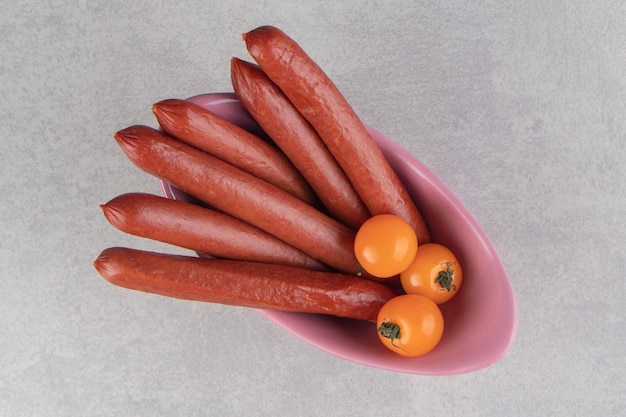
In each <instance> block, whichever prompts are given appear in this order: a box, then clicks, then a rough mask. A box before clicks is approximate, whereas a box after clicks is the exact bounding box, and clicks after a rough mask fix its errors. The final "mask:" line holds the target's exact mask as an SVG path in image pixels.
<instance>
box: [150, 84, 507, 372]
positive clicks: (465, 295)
mask: <svg viewBox="0 0 626 417" xmlns="http://www.w3.org/2000/svg"><path fill="white" fill-rule="evenodd" d="M189 100H190V101H192V102H194V103H197V104H199V105H201V106H203V107H205V108H207V109H209V110H211V111H213V112H215V113H217V114H219V115H221V116H222V117H225V118H226V119H229V120H231V121H232V122H234V123H236V124H238V125H240V126H242V127H244V128H246V129H248V130H251V131H254V132H257V133H260V129H259V127H258V125H257V124H256V123H255V121H254V120H253V119H252V118H251V117H250V116H249V114H248V113H247V112H246V111H245V109H244V108H243V106H242V105H241V104H240V103H239V101H237V99H236V97H235V96H234V94H232V93H217V94H203V95H199V96H195V97H191V98H190V99H189ZM368 130H369V132H370V134H371V135H372V136H373V137H374V140H376V142H377V143H378V145H379V146H380V148H381V149H382V150H383V152H384V154H385V156H386V157H387V159H388V160H389V162H390V163H391V165H392V166H393V168H394V169H395V171H396V172H397V174H398V175H399V177H400V179H401V180H402V182H403V183H404V185H405V186H406V188H407V189H408V191H409V193H410V194H411V197H412V198H413V199H414V201H416V202H417V203H418V206H419V208H420V210H421V212H422V213H423V215H424V217H425V218H426V220H427V222H428V224H429V227H430V230H431V233H432V237H433V241H435V242H438V243H441V244H443V245H446V246H448V247H449V248H450V249H451V250H452V251H453V252H454V253H455V254H456V255H457V257H458V258H459V261H460V262H461V264H462V265H463V273H464V280H463V287H462V289H461V290H460V291H459V293H458V294H457V295H456V296H455V297H454V298H453V299H452V300H451V301H449V302H448V303H445V304H443V305H442V306H441V310H442V313H443V315H444V320H445V330H444V335H443V337H442V339H441V341H440V343H439V344H438V345H437V347H436V348H435V349H434V350H432V351H431V352H430V353H428V354H426V355H424V356H421V357H418V358H405V357H402V356H400V355H397V354H395V353H393V352H391V351H389V350H388V349H386V348H385V347H384V346H383V345H382V343H381V342H380V341H379V340H378V336H377V334H376V328H375V325H374V324H373V323H369V322H360V321H355V320H348V319H340V318H336V317H331V316H324V315H312V314H298V313H281V312H274V311H263V310H259V311H260V312H261V314H263V315H264V316H266V317H267V318H269V319H270V320H272V321H274V322H275V323H276V324H278V325H279V326H281V327H282V328H284V329H285V330H287V331H289V332H291V333H292V334H293V335H295V336H297V337H299V338H300V339H302V340H304V341H306V342H307V343H309V344H311V345H313V346H315V347H317V348H319V349H321V350H322V351H324V352H327V353H330V354H332V355H335V356H337V357H339V358H342V359H346V360H349V361H352V362H355V363H358V364H362V365H366V366H371V367H374V368H380V369H385V370H389V371H396V372H402V373H409V374H421V375H453V374H461V373H467V372H472V371H476V370H479V369H482V368H485V367H487V366H489V365H492V364H494V363H495V362H497V361H498V360H500V359H501V358H502V357H503V356H504V355H505V354H506V352H507V351H508V350H509V348H510V347H511V345H512V343H513V340H514V338H515V333H516V330H517V307H516V304H515V297H514V294H513V290H512V288H511V284H510V281H509V278H508V276H507V273H506V270H505V269H504V266H503V264H502V262H501V260H500V258H499V257H498V254H497V253H496V251H495V249H494V247H493V245H492V244H491V242H490V241H489V238H488V237H487V236H486V234H485V232H484V231H483V230H482V229H481V227H480V226H479V225H478V223H477V222H476V220H475V219H474V218H473V216H472V215H471V214H470V212H469V211H468V210H467V209H466V208H465V207H464V206H463V204H461V202H460V201H459V200H458V198H457V197H456V196H455V195H454V194H453V193H452V192H451V191H450V190H449V189H448V188H447V187H446V186H445V184H443V182H442V181H441V180H440V179H439V178H437V177H436V176H435V175H434V174H433V173H432V172H431V171H430V170H429V169H428V168H426V167H425V166H424V165H423V164H422V163H421V162H419V161H418V160H417V159H416V158H415V157H414V156H412V155H411V154H409V153H408V152H407V151H406V150H404V149H403V148H401V147H400V146H398V145H397V144H395V143H394V142H392V141H391V140H389V139H388V138H386V137H385V136H383V135H382V134H381V133H379V132H377V131H376V130H375V129H373V128H371V127H368ZM162 187H163V192H164V194H165V196H166V197H168V198H175V199H183V200H188V199H189V196H188V195H186V194H185V193H183V192H181V191H180V190H178V189H176V188H174V187H172V186H170V185H169V184H167V183H164V182H162Z"/></svg>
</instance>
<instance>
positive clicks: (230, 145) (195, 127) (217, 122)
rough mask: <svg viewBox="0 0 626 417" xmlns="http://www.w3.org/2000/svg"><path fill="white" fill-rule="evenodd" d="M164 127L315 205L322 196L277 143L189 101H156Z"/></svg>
mask: <svg viewBox="0 0 626 417" xmlns="http://www.w3.org/2000/svg"><path fill="white" fill-rule="evenodd" d="M152 112H153V113H154V115H155V117H156V118H157V120H158V122H159V125H160V126H161V128H162V129H163V130H164V131H165V132H167V133H169V134H170V135H172V136H174V137H176V138H177V139H179V140H182V141H183V142H185V143H187V144H189V145H191V146H195V147H196V148H198V149H201V150H203V151H205V152H208V153H210V154H211V155H213V156H215V157H217V158H220V159H223V160H224V161H226V162H228V163H230V164H232V165H235V166H236V167H238V168H241V169H242V170H244V171H246V172H249V173H251V174H253V175H256V176H257V177H259V178H262V179H264V180H266V181H268V182H270V183H272V184H274V185H276V186H278V187H280V188H282V189H284V190H286V191H288V192H290V193H292V194H293V195H295V196H297V197H299V198H301V199H302V200H304V201H306V202H308V203H309V204H312V205H318V204H319V199H318V198H317V196H316V195H315V193H314V192H313V190H312V189H311V186H310V185H309V184H308V183H307V182H306V180H305V179H304V178H303V176H302V174H300V172H298V170H297V169H296V168H295V167H294V166H293V164H292V163H291V161H289V159H288V158H287V157H286V156H285V155H284V154H283V153H282V152H281V151H280V150H279V149H277V148H276V147H275V146H273V145H271V144H269V143H268V142H266V141H264V140H263V139H261V138H260V137H258V136H256V135H254V134H252V133H250V132H248V131H247V130H245V129H243V128H241V127H239V126H237V125H235V124H234V123H231V122H229V121H228V120H226V119H224V118H222V117H221V116H218V115H217V114H215V113H213V112H211V111H209V110H207V109H205V108H203V107H202V106H199V105H197V104H194V103H192V102H190V101H187V100H179V99H168V100H163V101H160V102H158V103H155V104H154V105H153V106H152Z"/></svg>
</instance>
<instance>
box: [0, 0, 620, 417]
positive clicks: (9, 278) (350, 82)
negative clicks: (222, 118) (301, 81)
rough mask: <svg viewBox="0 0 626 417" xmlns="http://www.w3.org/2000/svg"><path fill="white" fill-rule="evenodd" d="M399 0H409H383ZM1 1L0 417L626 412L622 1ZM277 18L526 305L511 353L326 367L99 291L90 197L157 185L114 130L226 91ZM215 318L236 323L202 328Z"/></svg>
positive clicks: (164, 307)
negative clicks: (474, 236) (463, 222)
mask: <svg viewBox="0 0 626 417" xmlns="http://www.w3.org/2000/svg"><path fill="white" fill-rule="evenodd" d="M395 3H399V2H395ZM469 3H470V5H465V2H460V1H449V2H444V1H437V2H434V3H431V2H417V3H414V2H408V1H407V2H404V3H400V5H396V6H391V2H382V1H379V2H373V1H366V2H360V1H344V2H337V1H334V2H329V4H330V5H322V4H320V3H319V2H311V1H308V0H307V1H298V2H283V1H261V2H249V3H246V2H243V1H231V2H215V1H191V2H176V3H175V4H172V5H170V4H168V2H120V1H93V2H75V1H67V0H66V1H50V2H35V1H18V2H13V1H6V0H5V1H2V10H3V11H2V14H1V17H0V34H1V39H2V40H1V41H0V57H1V59H0V109H1V110H0V137H1V140H2V145H3V148H2V149H3V150H2V153H3V163H2V164H1V165H0V172H1V173H2V176H1V179H0V191H1V193H2V197H3V200H2V203H1V204H0V219H1V220H2V228H1V229H0V270H1V271H2V283H3V285H2V290H1V291H0V392H1V393H2V394H1V395H0V410H3V411H2V412H1V413H0V414H2V415H6V416H76V415H81V416H124V415H127V416H155V415H167V416H204V415H238V416H257V415H258V416H281V415H324V416H353V415H359V416H381V415H394V416H414V415H439V416H443V415H450V416H452V415H458V416H461V415H462V416H467V417H469V416H486V415H493V416H501V415H519V416H535V415H536V416H590V415H602V416H619V415H621V416H623V415H626V400H625V398H624V391H625V390H624V387H625V385H626V384H625V383H624V373H625V372H626V363H625V359H624V358H625V346H626V331H625V326H624V304H623V299H624V291H625V289H626V288H625V284H624V282H625V280H624V278H625V277H624V275H625V273H624V270H625V268H626V264H625V259H626V258H625V255H624V246H625V243H626V227H625V226H624V221H625V219H626V195H625V186H626V182H625V181H626V180H625V178H626V168H625V166H626V164H625V162H624V161H625V160H626V153H625V148H626V106H625V103H626V29H625V28H624V22H625V21H626V19H625V18H626V10H625V6H624V3H623V2H621V1H609V0H602V1H599V2H589V1H581V0H576V1H574V2H571V1H564V0H563V1H555V2H545V1H541V2H539V1H530V2H514V1H484V0H482V1H478V2H469ZM262 24H275V25H278V26H280V27H281V28H283V29H284V30H285V31H287V32H288V33H289V34H291V35H292V36H293V37H294V38H296V39H297V40H298V41H299V42H300V43H301V44H302V45H303V46H304V47H305V48H306V49H307V50H308V51H309V53H310V54H311V55H312V56H313V57H314V58H315V59H316V60H317V61H318V62H319V63H320V64H321V65H322V67H323V68H324V69H325V70H326V71H327V72H328V74H329V75H330V76H331V77H332V78H333V79H334V80H335V82H336V83H337V84H338V86H339V87H340V88H341V90H342V91H343V92H344V93H345V95H346V96H347V97H348V99H349V100H350V102H351V103H352V104H353V105H354V107H355V108H356V110H357V111H358V113H359V114H360V115H361V116H362V118H363V120H364V121H365V122H367V123H368V124H370V125H372V126H375V127H376V128H378V129H379V130H380V131H382V132H383V133H385V134H387V135H388V136H389V137H391V138H392V139H393V140H394V141H396V142H398V143H400V144H401V145H402V146H404V147H406V148H407V149H409V150H410V151H411V152H412V153H413V154H415V155H416V156H418V157H419V158H420V159H421V160H422V161H423V162H424V163H425V164H426V165H427V166H429V167H430V168H431V169H432V170H433V171H434V172H435V173H436V174H438V175H439V176H440V177H441V178H442V179H443V180H444V182H446V183H447V185H448V186H449V187H450V188H451V189H452V190H453V191H454V192H455V193H456V194H457V195H458V196H459V198H460V199H461V200H462V201H463V202H464V203H465V204H466V205H467V207H468V208H469V209H470V211H471V212H472V213H473V214H474V215H475V217H476V218H477V219H478V221H479V222H480V223H481V225H482V226H483V227H484V229H485V230H486V232H487V234H488V235H489V236H490V238H491V240H492V241H493V243H494V245H495V247H496V248H497V250H498V251H499V253H500V254H501V256H502V258H503V261H504V263H505V265H506V267H507V270H508V272H509V274H510V278H511V281H512V285H513V287H514V290H515V292H516V297H517V301H518V305H519V329H518V335H517V339H516V341H515V344H514V345H513V347H512V349H511V350H510V352H509V354H508V355H507V356H506V357H505V358H504V359H503V360H502V361H500V362H498V363H497V364H495V365H493V366H491V367H489V368H487V369H484V370H481V371H479V372H475V373H471V374H466V375H460V376H454V377H437V378H432V377H422V376H411V375H400V374H392V373H389V372H385V371H379V370H375V369H370V368H366V367H362V366H358V365H354V364H352V363H348V362H345V361H342V360H339V359H336V358H334V357H332V356H329V355H327V354H325V353H323V352H320V351H318V350H317V349H315V348H313V347H310V346H308V345H306V344H304V343H303V342H301V341H299V340H297V339H295V338H293V337H291V336H290V335H288V334H286V333H285V332H283V331H282V330H281V329H279V328H278V327H277V326H275V325H274V324H273V323H271V322H269V321H268V320H266V319H265V318H263V317H262V316H261V315H259V314H258V313H256V312H254V311H250V310H245V309H234V308H229V307H223V306H215V305H204V304H199V303H190V302H182V301H177V300H169V299H164V298H159V297H156V296H150V295H145V294H140V293H136V292H130V291H125V290H122V289H120V288H117V287H113V286H112V285H110V284H108V283H106V282H105V281H104V280H102V279H101V278H100V277H99V276H98V275H97V274H96V272H95V270H94V269H93V268H92V267H91V262H92V261H93V260H94V259H95V257H96V256H97V255H98V253H99V252H100V251H101V250H102V249H104V248H106V247H108V246H113V245H127V246H133V247H139V248H146V249H164V247H162V246H160V245H158V244H154V243H152V242H146V241H140V240H137V239H133V238H131V237H128V236H125V235H123V234H122V233H121V232H117V231H116V230H114V229H113V228H112V227H110V226H109V225H108V224H107V223H106V222H105V221H104V219H103V217H102V216H101V214H100V211H99V208H98V204H99V203H103V202H105V201H107V200H108V199H110V198H112V197H114V196H116V195H118V194H121V193H123V192H127V191H147V192H154V193H158V192H159V191H160V190H159V188H158V185H157V183H156V182H155V181H154V180H152V179H151V178H149V177H148V176H147V175H144V174H143V173H141V172H139V171H138V170H137V169H135V168H134V167H133V166H131V165H130V163H129V162H128V161H127V160H126V159H125V157H124V156H123V155H122V154H121V151H120V150H119V149H118V148H117V147H116V145H115V143H114V141H113V140H112V133H113V132H114V131H116V130H118V129H121V128H123V127H126V126H128V125H130V124H134V123H146V124H153V123H154V122H153V119H152V116H151V113H150V105H151V104H152V103H154V102H156V101H158V100H160V99H164V98H170V97H178V98H185V97H188V96H190V95H194V94H198V93H203V92H212V91H230V90H231V87H230V84H229V58H230V57H231V56H233V55H236V56H240V57H243V58H247V54H246V53H245V50H244V47H243V44H242V42H241V40H240V37H239V35H240V33H242V32H244V31H246V30H249V29H252V28H254V27H256V26H259V25H262ZM218 322H219V323H220V324H222V325H223V324H224V323H228V324H229V325H230V326H231V330H230V331H229V332H226V333H225V332H221V331H219V332H218V331H216V328H215V325H216V323H218Z"/></svg>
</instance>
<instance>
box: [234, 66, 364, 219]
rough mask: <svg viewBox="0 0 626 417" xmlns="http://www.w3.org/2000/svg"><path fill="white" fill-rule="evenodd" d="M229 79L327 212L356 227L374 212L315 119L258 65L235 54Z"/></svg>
mask: <svg viewBox="0 0 626 417" xmlns="http://www.w3.org/2000/svg"><path fill="white" fill-rule="evenodd" d="M231 79H232V84H233V87H234V90H235V94H236V95H237V98H239V100H240V101H241V104H242V105H243V106H244V107H245V108H246V110H248V112H249V113H250V114H251V116H252V117H253V118H254V119H255V120H256V121H257V122H258V123H259V125H260V126H261V128H262V129H263V131H264V132H265V133H266V134H267V135H268V136H269V137H270V138H271V139H272V140H273V142H274V143H275V144H276V145H277V146H278V147H279V148H280V149H281V150H282V151H283V152H284V154H285V155H287V157H288V158H289V159H290V160H291V162H292V163H293V164H294V165H295V166H296V168H297V169H298V171H300V173H301V174H302V175H303V176H304V178H305V179H306V180H307V182H308V183H309V184H310V185H311V187H312V188H313V190H314V191H315V193H316V194H317V195H318V196H319V199H320V200H321V202H322V204H323V205H324V207H325V208H326V210H327V212H328V214H329V215H331V216H332V217H333V218H335V219H337V220H339V221H340V222H342V223H344V224H345V225H347V226H349V227H352V228H353V229H355V230H356V229H358V228H359V227H360V226H361V224H363V222H365V220H367V219H368V218H369V217H370V213H369V211H368V209H367V208H366V207H365V204H363V201H361V198H360V197H359V195H358V194H357V193H356V191H355V190H354V188H353V187H352V184H351V183H350V181H349V180H348V177H346V174H345V173H344V172H343V170H342V169H341V167H340V166H339V164H338V163H337V161H336V160H335V158H334V157H333V155H332V154H331V153H330V152H329V151H328V148H327V147H326V145H325V144H324V142H322V140H321V139H320V137H319V135H318V134H317V132H316V131H315V129H313V127H312V126H311V124H310V123H309V122H308V121H307V120H306V119H305V118H304V117H303V116H302V115H301V114H300V113H299V112H298V110H297V109H296V108H295V107H294V106H293V104H292V103H291V102H290V101H289V99H288V98H287V97H286V96H285V94H284V93H283V92H282V91H281V90H280V89H279V88H278V87H277V86H276V84H274V83H273V82H272V81H271V80H270V79H269V78H268V77H267V75H265V74H264V73H263V71H262V70H260V69H259V68H258V67H257V66H256V65H254V64H252V63H249V62H245V61H242V60H240V59H237V58H233V59H232V60H231Z"/></svg>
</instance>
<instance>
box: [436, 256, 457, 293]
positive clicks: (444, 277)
mask: <svg viewBox="0 0 626 417" xmlns="http://www.w3.org/2000/svg"><path fill="white" fill-rule="evenodd" d="M454 264H456V262H454V263H452V264H451V263H450V262H446V269H445V270H443V271H439V275H437V278H435V282H436V283H437V284H439V285H440V286H441V288H445V289H446V290H448V292H449V291H450V290H453V291H454V290H456V286H455V285H454V284H453V283H452V282H453V281H454V277H453V275H454V270H453V269H452V268H451V266H452V265H454Z"/></svg>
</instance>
